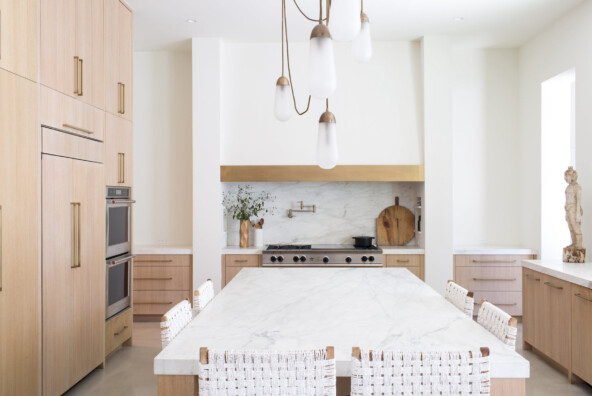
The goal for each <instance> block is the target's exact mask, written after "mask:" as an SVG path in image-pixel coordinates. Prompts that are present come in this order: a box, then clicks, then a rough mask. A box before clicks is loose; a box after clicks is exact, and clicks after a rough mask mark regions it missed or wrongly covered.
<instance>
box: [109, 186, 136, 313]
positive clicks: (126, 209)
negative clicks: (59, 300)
mask: <svg viewBox="0 0 592 396" xmlns="http://www.w3.org/2000/svg"><path fill="white" fill-rule="evenodd" d="M134 203H135V201H133V200H132V199H131V188H129V187H107V218H106V220H107V227H106V229H107V238H106V242H107V243H106V249H105V250H106V271H107V274H106V276H105V280H106V285H105V290H106V305H107V309H106V318H107V319H108V318H110V317H112V316H114V315H116V314H118V313H119V312H121V311H123V310H124V309H126V308H128V307H130V305H131V279H132V260H133V258H134V257H135V256H134V255H133V254H131V251H132V245H131V218H132V204H134Z"/></svg>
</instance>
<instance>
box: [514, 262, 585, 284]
mask: <svg viewBox="0 0 592 396" xmlns="http://www.w3.org/2000/svg"><path fill="white" fill-rule="evenodd" d="M522 266H523V267H525V268H529V269H531V270H533V271H538V272H542V273H543V274H545V275H549V276H554V277H555V278H559V279H562V280H564V281H567V282H571V283H575V284H576V285H580V286H582V287H586V288H588V289H592V263H581V264H578V263H564V262H562V261H561V260H524V261H522Z"/></svg>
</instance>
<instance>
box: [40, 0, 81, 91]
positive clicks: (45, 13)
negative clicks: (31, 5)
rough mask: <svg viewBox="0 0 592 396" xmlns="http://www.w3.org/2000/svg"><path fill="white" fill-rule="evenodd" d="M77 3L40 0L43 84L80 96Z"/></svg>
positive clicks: (68, 0)
mask: <svg viewBox="0 0 592 396" xmlns="http://www.w3.org/2000/svg"><path fill="white" fill-rule="evenodd" d="M76 17H77V15H76V0H41V65H40V73H41V77H40V78H41V83H42V84H43V85H45V86H47V87H50V88H52V89H55V90H56V91H59V92H62V93H64V94H66V95H70V96H72V97H78V95H77V88H78V85H79V82H78V79H77V77H78V62H77V61H76V59H75V57H76V56H77V54H76Z"/></svg>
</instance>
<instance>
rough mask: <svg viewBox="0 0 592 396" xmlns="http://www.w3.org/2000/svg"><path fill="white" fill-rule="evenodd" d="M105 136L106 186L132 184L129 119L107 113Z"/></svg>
mask: <svg viewBox="0 0 592 396" xmlns="http://www.w3.org/2000/svg"><path fill="white" fill-rule="evenodd" d="M105 126H106V130H107V133H106V138H105V161H106V162H105V168H106V171H105V179H106V180H105V182H106V184H107V185H108V186H129V187H131V186H132V185H133V168H132V165H133V157H132V155H133V149H134V147H133V139H134V131H133V126H132V123H131V122H130V121H127V120H125V119H123V118H119V117H116V116H114V115H111V114H109V113H107V115H106V121H105Z"/></svg>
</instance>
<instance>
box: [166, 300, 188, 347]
mask: <svg viewBox="0 0 592 396" xmlns="http://www.w3.org/2000/svg"><path fill="white" fill-rule="evenodd" d="M192 318H193V314H192V312H191V304H190V303H189V301H187V300H183V301H181V302H180V303H178V304H177V305H175V306H174V307H173V308H171V309H170V310H169V311H168V312H167V313H165V314H164V316H163V317H162V319H161V320H160V338H161V341H162V347H163V348H164V347H166V346H167V345H168V344H169V343H170V342H171V341H172V340H173V338H175V337H176V336H177V334H179V332H180V331H181V330H183V328H184V327H185V326H187V324H188V323H189V322H191V319H192Z"/></svg>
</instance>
